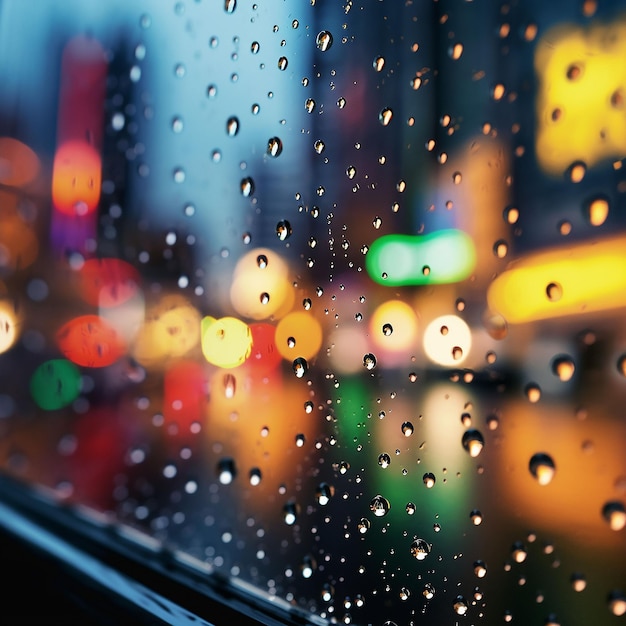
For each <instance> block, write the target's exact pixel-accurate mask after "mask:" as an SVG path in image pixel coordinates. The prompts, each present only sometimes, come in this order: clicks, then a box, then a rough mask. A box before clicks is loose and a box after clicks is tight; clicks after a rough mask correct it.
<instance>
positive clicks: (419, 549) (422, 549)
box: [410, 538, 431, 561]
mask: <svg viewBox="0 0 626 626" xmlns="http://www.w3.org/2000/svg"><path fill="white" fill-rule="evenodd" d="M430 550H431V545H430V544H429V543H428V542H427V541H426V540H425V539H419V538H417V539H414V540H413V542H412V543H411V547H410V552H411V556H412V557H414V558H416V559H417V560H418V561H423V560H424V559H425V558H426V557H427V556H428V555H429V554H430Z"/></svg>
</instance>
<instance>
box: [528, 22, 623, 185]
mask: <svg viewBox="0 0 626 626" xmlns="http://www.w3.org/2000/svg"><path fill="white" fill-rule="evenodd" d="M624 58H626V23H625V22H624V21H614V22H612V23H611V24H607V25H606V26H604V25H595V26H592V27H589V28H578V27H573V26H563V25H561V26H558V27H556V28H554V29H552V30H550V31H549V32H547V33H546V34H545V36H544V37H543V38H542V40H541V41H540V42H539V44H538V45H537V53H536V55H535V70H536V72H537V75H538V77H539V83H540V88H539V93H538V97H537V141H536V151H537V159H538V161H539V164H540V166H541V167H542V169H544V170H545V171H546V172H548V173H551V174H562V173H563V172H564V171H565V170H566V169H567V168H568V167H569V166H570V165H572V163H574V162H576V161H580V162H584V163H586V164H587V166H592V165H594V164H595V163H597V162H598V161H600V160H601V159H606V158H611V157H613V158H614V157H621V156H623V155H624V153H626V65H625V64H624ZM583 175H584V171H583Z"/></svg>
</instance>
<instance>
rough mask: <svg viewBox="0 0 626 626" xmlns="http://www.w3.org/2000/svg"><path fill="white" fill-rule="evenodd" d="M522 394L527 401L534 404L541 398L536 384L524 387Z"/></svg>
mask: <svg viewBox="0 0 626 626" xmlns="http://www.w3.org/2000/svg"><path fill="white" fill-rule="evenodd" d="M524 393H525V394H526V397H527V398H528V401H529V402H532V403H533V404H534V403H535V402H539V400H540V398H541V387H539V385H538V384H537V383H528V385H526V387H524Z"/></svg>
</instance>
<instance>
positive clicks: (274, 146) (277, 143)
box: [267, 137, 283, 157]
mask: <svg viewBox="0 0 626 626" xmlns="http://www.w3.org/2000/svg"><path fill="white" fill-rule="evenodd" d="M282 151H283V142H282V141H281V140H280V138H279V137H272V138H271V139H270V140H269V141H268V142H267V154H269V155H270V156H271V157H277V156H280V154H281V153H282Z"/></svg>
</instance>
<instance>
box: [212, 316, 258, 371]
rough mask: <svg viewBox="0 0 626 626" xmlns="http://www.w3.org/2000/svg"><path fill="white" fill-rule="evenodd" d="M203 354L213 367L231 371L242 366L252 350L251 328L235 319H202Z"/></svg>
mask: <svg viewBox="0 0 626 626" xmlns="http://www.w3.org/2000/svg"><path fill="white" fill-rule="evenodd" d="M201 333H202V354H204V358H205V359H206V360H207V361H208V362H209V363H212V364H213V365H217V366H218V367H223V368H225V369H229V368H232V367H238V366H239V365H241V364H242V363H243V362H244V361H245V360H246V359H247V358H248V356H249V355H250V351H251V350H252V333H251V332H250V328H249V326H248V325H247V324H246V323H244V322H242V321H241V320H238V319H237V318H235V317H222V318H220V319H219V320H216V319H215V318H214V317H205V318H203V319H202V329H201Z"/></svg>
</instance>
